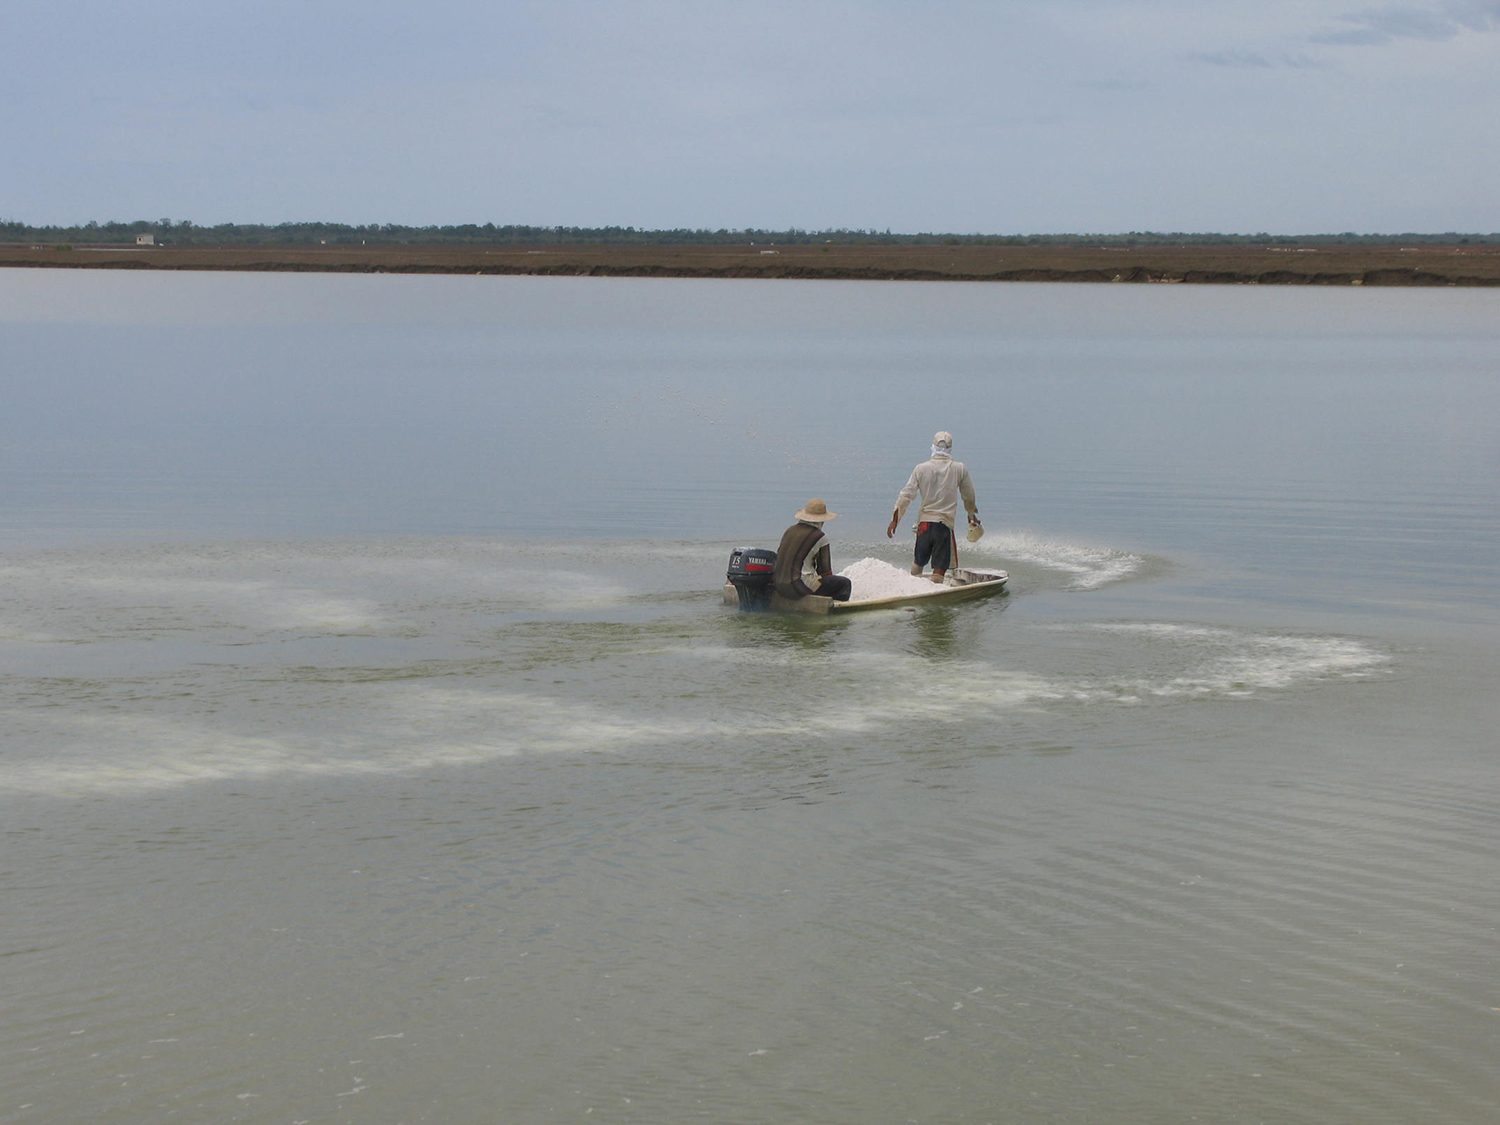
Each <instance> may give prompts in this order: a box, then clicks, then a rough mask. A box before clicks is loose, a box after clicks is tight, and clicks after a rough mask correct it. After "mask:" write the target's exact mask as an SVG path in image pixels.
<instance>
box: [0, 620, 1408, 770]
mask: <svg viewBox="0 0 1500 1125" xmlns="http://www.w3.org/2000/svg"><path fill="white" fill-rule="evenodd" d="M1056 628H1058V629H1060V630H1064V631H1080V632H1088V633H1091V634H1094V635H1096V636H1100V637H1109V636H1116V637H1119V638H1120V639H1121V648H1120V650H1119V652H1118V653H1115V654H1112V655H1111V654H1109V653H1106V654H1105V656H1106V658H1108V659H1110V660H1111V661H1112V662H1113V663H1114V664H1115V665H1116V667H1117V668H1118V667H1119V666H1120V665H1121V664H1122V663H1123V664H1124V665H1125V666H1126V669H1127V673H1126V674H1123V675H1122V674H1118V672H1116V671H1110V670H1106V671H1103V672H1101V673H1098V674H1094V675H1077V676H1056V675H1053V676H1046V675H1040V674H1037V673H1034V672H1030V671H1028V670H1026V669H1024V668H1017V667H1009V668H1008V667H1002V666H998V665H995V664H988V663H984V662H979V661H943V662H942V663H941V666H940V667H937V668H935V667H934V664H933V662H932V661H931V660H930V659H926V658H923V657H919V656H916V655H913V654H909V653H890V652H869V651H866V652H849V653H844V654H841V655H840V657H839V658H838V661H837V663H836V664H832V665H831V664H830V663H829V659H828V656H827V653H826V652H823V651H821V650H816V649H813V650H806V651H803V650H787V649H785V648H775V649H773V648H769V647H745V648H738V647H727V646H698V645H685V646H679V647H673V648H666V649H659V650H656V653H655V656H656V658H659V659H665V660H666V661H668V664H667V665H666V666H665V667H663V668H662V669H660V670H659V675H657V676H654V677H653V678H651V679H649V680H647V681H643V685H642V689H641V691H640V692H638V693H637V694H635V695H634V696H633V697H632V698H631V699H630V701H629V702H628V703H626V704H623V705H621V704H612V703H603V702H594V701H589V700H584V701H579V700H575V699H571V698H566V697H564V696H562V695H561V694H552V695H549V694H545V693H540V692H530V691H526V692H521V691H516V690H514V689H512V688H510V687H505V686H491V685H473V686H449V685H448V684H445V685H443V686H434V685H432V684H431V683H422V682H412V683H403V684H396V683H389V682H388V683H383V684H382V685H380V689H379V691H378V692H371V691H368V690H365V689H362V688H360V687H358V686H347V687H345V688H343V689H334V688H329V687H324V688H320V689H319V690H320V691H322V692H324V693H325V694H324V695H322V696H320V697H319V702H318V706H319V708H320V709H321V708H324V707H333V708H335V709H336V713H337V715H338V716H340V719H339V726H338V728H337V729H336V730H335V731H324V732H319V731H315V730H314V731H309V730H292V731H274V730H273V731H268V732H264V733H262V732H255V733H248V732H246V731H244V730H234V729H229V728H230V726H231V725H232V720H230V719H227V718H226V719H222V720H221V719H218V718H216V717H214V716H212V715H195V716H180V715H168V716H160V715H141V714H117V713H101V712H98V711H94V712H91V713H84V714H79V713H77V712H66V711H57V712H51V711H44V710H43V711H39V710H34V709H28V710H25V711H12V712H10V713H9V714H3V715H0V722H3V723H4V725H6V726H7V727H9V728H10V729H12V730H25V731H26V735H27V739H28V741H30V742H32V743H33V745H34V747H36V748H38V749H40V751H41V752H40V753H36V754H34V756H32V757H30V758H26V759H21V760H12V761H11V762H10V763H8V768H7V770H6V771H5V773H4V775H3V776H0V790H3V791H9V792H13V793H31V794H38V795H42V794H45V795H53V796H58V795H79V794H89V793H116V794H128V793H138V792H145V791H151V790H161V789H171V788H178V787H182V786H185V785H191V784H198V783H205V782H216V781H219V782H222V781H233V780H248V781H254V780H256V779H273V778H280V777H295V776H305V777H338V776H351V775H359V774H399V773H413V772H421V771H424V770H431V769H436V768H441V767H444V766H464V765H474V764H480V763H485V762H489V761H494V760H497V759H501V758H507V757H515V756H519V755H537V754H558V753H573V754H576V753H591V752H592V753H599V752H606V753H620V752H627V751H629V750H631V749H633V748H638V747H691V746H694V745H703V744H709V745H717V744H720V743H722V742H723V741H724V740H726V739H730V738H744V737H750V738H757V737H759V738H774V739H784V738H788V737H791V738H817V737H826V736H849V735H859V734H874V733H881V732H888V731H889V730H891V728H892V727H893V726H897V725H899V724H903V723H914V722H915V723H930V722H934V721H936V722H947V723H955V724H957V723H964V722H974V721H983V722H996V721H999V720H1003V719H1004V717H1005V716H1006V715H1018V714H1020V713H1023V712H1036V711H1046V710H1048V709H1050V708H1054V707H1057V706H1076V705H1082V706H1088V707H1096V706H1103V705H1122V704H1123V705H1131V704H1134V705H1141V704H1144V703H1149V702H1151V701H1152V700H1157V701H1163V702H1169V701H1171V700H1174V699H1182V698H1190V699H1214V698H1219V699H1234V698H1243V697H1246V696H1251V695H1255V694H1259V693H1264V692H1269V691H1283V690H1289V689H1295V688H1298V687H1300V686H1303V685H1307V684H1311V683H1314V682H1316V681H1319V680H1325V679H1329V678H1357V677H1363V676H1367V675H1369V674H1371V673H1372V672H1375V671H1376V670H1378V669H1380V668H1382V667H1383V666H1384V665H1386V664H1387V663H1388V662H1389V658H1388V657H1387V656H1385V655H1384V654H1382V653H1380V652H1378V651H1376V650H1375V649H1373V648H1371V647H1370V646H1368V645H1366V644H1363V643H1361V642H1360V641H1357V640H1353V639H1350V638H1345V637H1333V636H1311V635H1294V634H1285V633H1256V632H1253V631H1249V630H1242V629H1227V628H1213V627H1205V626H1191V625H1180V624H1167V623H1149V622H1146V623H1105V624H1087V625H1064V626H1056ZM714 665H733V666H736V667H738V668H741V669H744V670H745V673H744V674H745V675H746V676H753V677H754V678H755V679H756V680H759V681H761V682H760V683H758V684H757V685H756V687H755V690H754V691H753V692H752V693H751V694H750V695H748V696H747V699H748V700H749V702H746V703H744V704H739V703H737V702H736V700H735V697H734V695H733V693H730V694H727V695H725V696H724V697H723V698H722V699H720V700H718V701H717V702H715V704H714V705H713V706H711V707H704V706H703V705H702V704H701V703H700V702H695V700H698V699H699V698H700V697H701V695H702V693H701V691H700V690H698V686H697V685H700V684H701V683H705V682H706V683H712V684H718V683H720V682H722V679H723V677H722V675H721V674H720V673H719V672H718V671H715V670H714V668H713V666H714ZM1138 667H1145V668H1148V669H1149V671H1147V672H1145V673H1143V674H1139V675H1131V674H1128V672H1129V669H1134V668H1138ZM673 668H678V669H679V671H678V673H677V674H676V675H675V676H674V674H673V671H672V670H673ZM652 683H658V684H673V685H674V686H675V687H681V688H683V689H685V690H684V691H683V692H682V695H681V696H680V697H679V696H676V695H673V694H672V693H671V692H667V693H666V694H664V695H660V696H658V695H656V694H654V693H653V692H652V691H651V688H650V685H651V684H652ZM260 690H271V689H269V688H265V687H262V688H261V689H260ZM335 690H341V692H342V694H341V695H338V696H332V697H330V696H328V695H327V694H326V693H327V692H329V691H335ZM768 697H772V698H778V699H779V703H778V705H777V706H775V707H772V708H768V707H766V706H765V705H764V700H765V699H766V698H768ZM306 702H307V701H305V700H304V701H301V702H299V701H298V700H297V699H296V698H286V697H283V698H279V699H275V700H268V701H267V705H268V707H269V713H270V714H271V715H272V716H273V717H274V716H275V715H276V714H284V715H286V716H287V717H288V719H289V721H294V722H296V721H300V720H298V719H296V716H297V715H298V714H300V713H301V711H302V710H303V709H304V706H305V705H306ZM254 721H257V722H260V721H264V717H263V716H262V715H261V714H259V713H257V716H256V719H255V720H254Z"/></svg>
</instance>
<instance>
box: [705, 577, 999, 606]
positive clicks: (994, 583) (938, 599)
mask: <svg viewBox="0 0 1500 1125" xmlns="http://www.w3.org/2000/svg"><path fill="white" fill-rule="evenodd" d="M1008 581H1010V575H1009V574H1007V573H1006V572H1005V571H1003V570H990V569H988V568H986V567H977V566H960V567H955V568H954V569H953V570H951V571H949V573H948V575H947V576H946V577H945V578H944V579H943V582H942V584H941V585H939V584H938V583H936V582H934V583H933V584H932V589H931V590H922V591H920V592H917V593H913V594H895V595H892V596H891V597H886V598H862V599H857V598H850V599H849V600H848V601H847V602H839V601H834V600H833V599H832V598H820V597H818V595H816V594H811V595H809V596H808V597H805V598H783V597H782V596H781V595H780V594H776V593H772V594H771V596H770V600H769V602H768V603H767V604H766V608H767V609H769V610H771V611H772V612H774V613H818V614H833V613H858V612H860V611H862V610H866V609H895V608H897V607H900V606H917V605H947V604H948V603H950V602H962V601H968V600H969V599H971V598H983V597H987V596H988V595H990V594H998V593H999V592H1000V591H1001V590H1003V589H1005V584H1006V583H1007V582H1008ZM724 604H725V605H729V606H738V605H739V604H740V596H739V592H738V591H737V590H736V589H735V588H734V586H733V584H731V583H729V582H726V583H724Z"/></svg>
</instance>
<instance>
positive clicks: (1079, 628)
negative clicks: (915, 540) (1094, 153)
mask: <svg viewBox="0 0 1500 1125" xmlns="http://www.w3.org/2000/svg"><path fill="white" fill-rule="evenodd" d="M29 272H32V273H35V274H36V276H35V277H24V278H23V277H13V276H9V275H7V276H4V277H0V288H3V289H4V295H5V296H6V297H7V298H8V299H7V300H5V301H0V332H3V333H4V336H5V342H6V345H7V357H8V359H9V360H10V362H12V364H13V366H12V368H11V370H12V371H13V372H14V371H18V372H20V375H19V377H16V378H13V379H12V384H13V385H12V384H8V385H7V392H8V410H7V411H6V412H5V414H4V415H0V467H3V468H4V469H5V475H4V476H3V477H0V513H3V520H0V523H3V528H0V534H3V536H4V538H5V542H6V543H7V544H9V546H8V548H7V550H5V552H4V553H3V555H0V578H3V586H4V590H5V597H4V598H3V599H0V673H3V674H0V729H3V732H4V738H3V740H0V766H3V768H0V811H3V814H4V816H3V827H0V832H3V833H4V837H3V838H4V840H5V844H6V849H7V851H6V855H7V858H8V860H9V862H8V863H7V864H6V865H5V868H6V873H5V874H3V875H0V883H3V891H4V895H5V901H6V903H7V909H6V910H5V911H4V912H3V914H0V965H5V966H6V967H7V968H8V969H9V970H11V971H10V972H7V973H4V974H0V1005H3V1008H4V1011H5V1013H6V1019H5V1022H4V1028H3V1030H0V1048H3V1051H0V1058H3V1060H4V1061H0V1106H3V1107H5V1108H0V1119H4V1120H12V1119H14V1120H16V1121H28V1120H38V1121H72V1120H83V1119H94V1118H97V1119H101V1120H103V1119H107V1120H109V1121H111V1122H119V1123H124V1125H131V1123H137V1122H139V1123H142V1125H144V1123H146V1122H157V1121H161V1120H165V1119H168V1118H177V1119H181V1120H194V1121H198V1120H203V1121H246V1122H259V1121H265V1122H279V1121H316V1120H366V1121H371V1122H388V1121H413V1122H415V1121H434V1122H436V1121H443V1122H466V1121H476V1122H477V1121H492V1120H506V1121H523V1122H542V1121H553V1120H558V1121H561V1120H570V1121H572V1120H578V1119H580V1118H583V1117H585V1116H587V1117H591V1118H593V1119H599V1120H605V1119H613V1120H621V1121H641V1122H652V1123H653V1125H655V1123H661V1122H679V1121H681V1122H686V1121H701V1120H705V1119H708V1120H716V1121H719V1120H722V1121H804V1120H818V1121H827V1122H848V1123H851V1125H852V1123H854V1122H868V1121H883V1120H898V1121H905V1120H914V1121H969V1120H972V1121H991V1120H993V1121H1012V1120H1019V1119H1023V1118H1025V1117H1028V1116H1039V1117H1045V1118H1046V1119H1047V1120H1049V1121H1059V1122H1079V1123H1082V1122H1093V1121H1100V1120H1108V1121H1111V1122H1121V1123H1127V1125H1130V1123H1139V1125H1147V1123H1151V1125H1155V1123H1156V1122H1160V1121H1164V1120H1171V1119H1183V1120H1188V1119H1198V1120H1203V1121H1228V1120H1245V1121H1252V1120H1265V1121H1278V1122H1305V1123H1307V1125H1313V1123H1318V1125H1322V1123H1325V1122H1331V1121H1337V1122H1344V1121H1361V1122H1370V1123H1374V1125H1405V1123H1406V1122H1409V1121H1416V1120H1435V1119H1441V1120H1443V1121H1445V1122H1454V1123H1459V1125H1469V1123H1473V1125H1480V1123H1487V1122H1489V1121H1490V1120H1491V1118H1492V1116H1493V1107H1494V1105H1495V1103H1496V1101H1497V1098H1500V1089H1497V1083H1496V1079H1495V1078H1494V1074H1493V1069H1494V1068H1493V1055H1494V1050H1493V1046H1494V1036H1495V1028H1496V1026H1497V1025H1496V1024H1495V1022H1494V1021H1495V1014H1494V1012H1493V1011H1492V1008H1493V1007H1494V1005H1495V1004H1497V1003H1500V1001H1496V1000H1494V998H1493V997H1491V996H1489V994H1488V993H1489V990H1490V989H1491V987H1492V985H1491V982H1492V979H1493V977H1494V964H1493V944H1494V942H1493V938H1494V930H1495V927H1496V925H1497V924H1500V902H1497V901H1495V899H1494V896H1493V895H1488V894H1487V893H1486V892H1485V890H1484V888H1487V887H1488V886H1489V885H1490V884H1491V882H1492V881H1493V880H1492V875H1491V868H1492V866H1493V856H1494V851H1495V845H1496V825H1497V824H1500V803H1497V801H1496V799H1495V790H1494V784H1493V777H1494V742H1493V730H1494V727H1495V723H1496V722H1497V721H1500V713H1497V712H1496V707H1495V703H1494V693H1493V688H1492V684H1493V681H1494V675H1495V671H1496V668H1497V664H1500V661H1497V653H1496V646H1495V641H1494V637H1495V636H1496V633H1495V628H1494V627H1495V625H1496V624H1497V622H1496V618H1495V609H1494V598H1493V590H1492V577H1493V573H1494V570H1495V564H1496V563H1497V562H1500V527H1497V518H1496V517H1497V513H1496V511H1495V509H1494V503H1493V499H1494V496H1495V494H1496V485H1497V476H1500V455H1497V450H1500V441H1497V427H1500V422H1497V419H1500V410H1496V409H1495V407H1496V406H1497V405H1500V403H1497V402H1496V394H1497V391H1496V389H1495V387H1496V385H1495V382H1494V380H1493V377H1492V376H1493V372H1492V364H1493V355H1494V354H1496V345H1497V344H1500V341H1497V340H1496V338H1495V337H1496V335H1497V334H1500V317H1496V316H1494V313H1495V311H1496V310H1495V308H1494V302H1495V300H1496V299H1497V298H1496V295H1495V294H1490V293H1482V292H1465V293H1461V294H1450V293H1446V292H1445V293H1410V294H1405V293H1383V294H1363V293H1359V292H1351V293H1338V294H1334V293H1328V294H1322V293H1314V294H1306V293H1297V294H1293V293H1268V292H1260V291H1251V290H1244V289H1241V290H1236V291H1230V290H1223V291H1218V290H1206V289H1205V290H1197V291H1193V292H1188V291H1187V290H1185V289H1184V287H1171V288H1170V289H1165V288H1164V289H1162V290H1160V291H1151V292H1146V291H1144V290H1143V289H1142V288H1136V287H1132V288H1134V292H1131V293H1121V292H1117V290H1120V289H1122V288H1124V287H1098V288H1088V287H1072V288H1068V289H1066V290H1065V289H1061V288H1055V287H1052V288H1049V287H1030V286H988V287H986V286H964V285H952V286H948V285H944V286H920V285H918V286H905V285H879V286H862V285H854V284H847V285H800V284H788V285H780V284H776V285H772V284H761V285H748V286H746V285H738V284H735V283H726V284H723V285H708V284H697V285H693V284H691V283H690V284H687V285H681V284H678V283H654V282H626V283H613V282H609V283H601V282H588V281H577V282H575V281H568V282H566V283H563V284H554V283H552V281H553V279H455V278H432V279H410V278H406V279H403V278H270V277H268V278H252V277H229V278H219V277H204V278H179V277H171V276H166V275H164V276H162V277H152V278H135V277H131V278H125V277H104V276H99V277H66V276H55V275H52V274H50V273H47V272H45V271H29ZM470 282H475V284H470ZM479 282H482V283H483V284H478V283H479ZM492 282H493V283H494V284H492ZM168 330H169V331H168ZM913 372H920V373H921V378H920V383H921V386H922V387H923V388H925V389H926V390H925V393H924V394H923V395H922V396H914V395H913V394H912V392H911V388H912V386H913V382H912V380H913V374H912V373H913ZM1415 372H1420V374H1421V376H1422V383H1421V385H1422V387H1423V394H1421V395H1416V396H1413V395H1411V394H1409V393H1405V392H1406V391H1409V389H1410V387H1411V386H1412V385H1413V384H1412V377H1413V374H1414V373H1415ZM1398 392H1400V393H1398ZM825 400H826V401H825ZM786 401H797V402H799V403H801V408H800V409H799V410H795V411H788V410H785V409H776V410H770V409H768V408H767V406H766V404H767V403H779V402H786ZM835 405H836V406H837V410H835V409H833V407H834V406H835ZM938 428H947V429H951V430H953V431H954V432H955V433H956V434H957V435H958V441H959V446H960V449H961V452H962V455H963V456H964V458H965V460H966V461H967V462H968V463H969V464H970V467H971V469H972V470H973V472H974V474H975V478H976V482H977V484H978V488H979V492H980V507H981V510H982V511H984V512H985V516H986V524H987V525H988V527H989V533H988V534H987V535H986V536H985V538H984V539H983V540H981V541H980V543H978V544H975V545H973V547H972V548H970V547H966V548H965V558H966V559H967V560H968V561H971V562H974V563H976V564H978V565H994V566H1001V567H1003V568H1005V569H1007V570H1008V571H1010V573H1011V575H1012V579H1011V585H1010V588H1009V590H1010V592H1009V593H1008V594H1007V595H1006V596H1004V597H992V598H988V599H984V600H982V601H978V602H974V603H969V604H962V605H949V606H924V607H917V608H907V609H902V610H891V611H884V612H872V613H866V614H854V615H848V616H847V617H836V618H819V617H811V616H793V615H786V616H783V615H774V614H740V613H737V612H735V611H734V610H733V609H729V608H726V607H724V606H723V605H721V604H720V600H719V584H720V582H721V581H722V577H723V570H724V564H725V559H726V558H727V555H728V551H729V548H730V547H731V546H734V545H739V544H741V543H758V542H774V541H775V538H776V536H777V535H778V534H779V531H780V529H781V528H782V527H784V526H785V524H786V522H787V519H788V517H789V515H790V513H791V512H792V511H794V510H795V508H796V507H797V506H798V505H800V504H801V503H802V502H804V501H805V500H806V498H807V497H808V496H809V495H813V494H822V495H824V496H825V497H828V498H829V499H830V501H831V503H832V505H833V506H834V507H835V508H836V509H838V510H839V511H841V513H842V515H841V516H840V519H839V522H838V523H837V524H835V525H833V527H832V528H831V531H832V533H833V536H834V552H835V560H836V562H838V563H839V564H840V565H844V564H847V563H849V562H851V561H854V560H858V559H861V558H864V557H870V558H876V559H881V560H884V561H885V562H887V563H891V564H894V565H905V562H906V561H907V558H908V553H909V549H910V544H909V542H906V541H904V540H897V541H895V542H891V541H888V540H886V539H885V537H884V534H883V528H884V523H885V520H886V519H888V518H889V510H890V504H891V501H892V499H893V498H894V492H895V490H896V489H897V488H899V486H900V484H901V483H902V482H903V481H904V480H905V478H906V474H907V472H909V470H910V465H911V463H912V462H913V461H914V460H916V459H917V458H918V457H920V456H921V455H922V454H923V453H924V452H925V449H926V441H927V438H928V435H929V434H930V433H931V432H932V431H933V430H935V429H938Z"/></svg>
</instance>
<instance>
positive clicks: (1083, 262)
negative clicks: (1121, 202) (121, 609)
mask: <svg viewBox="0 0 1500 1125" xmlns="http://www.w3.org/2000/svg"><path fill="white" fill-rule="evenodd" d="M0 266H34V267H35V266H40V267H68V268H84V269H177V270H287V271H311V272H331V273H453V274H475V273H479V274H534V275H561V276H569V277H574V276H592V277H741V278H827V279H834V278H848V279H855V280H869V281H1096V282H1113V281H1120V282H1156V283H1180V282H1185V283H1189V284H1220V285H1256V284H1258V285H1422V286H1433V285H1437V286H1448V285H1465V286H1472V285H1483V286H1500V246H1488V245H1485V246H1473V247H1470V246H1435V245H1423V246H1420V247H1410V248H1403V247H1399V246H1389V247H1385V246H1377V247H1371V246H1317V247H1296V248H1293V247H1275V248H1271V247H1258V246H1147V247H1141V248H1138V249H1118V248H1113V247H1108V248H1106V247H1080V246H969V245H960V246H877V245H865V244H860V245H797V246H755V245H750V246H613V245H592V244H590V245H584V244H575V245H547V246H543V245H537V246H513V245H504V246H457V247H453V246H390V245H381V246H315V247H293V246H257V247H226V248H212V247H193V246H160V247H153V248H136V247H128V248H127V247H113V248H110V247H91V246H85V245H78V246H75V247H73V248H72V249H59V248H57V247H52V246H28V245H20V244H11V245H0Z"/></svg>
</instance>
